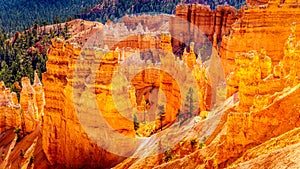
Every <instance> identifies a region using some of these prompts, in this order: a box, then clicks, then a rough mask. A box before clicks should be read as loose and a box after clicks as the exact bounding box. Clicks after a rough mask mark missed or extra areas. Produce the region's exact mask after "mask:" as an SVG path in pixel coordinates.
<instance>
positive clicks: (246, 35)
mask: <svg viewBox="0 0 300 169" xmlns="http://www.w3.org/2000/svg"><path fill="white" fill-rule="evenodd" d="M243 8H244V14H243V17H241V18H240V19H239V20H238V21H237V22H236V23H234V24H233V27H232V31H231V32H230V35H229V36H225V37H223V39H222V43H221V48H220V56H221V58H222V62H223V65H224V66H223V67H224V68H225V72H226V74H228V73H229V72H232V71H233V70H234V68H235V66H234V59H235V57H236V55H237V54H238V53H244V52H248V51H250V50H256V51H260V50H261V48H264V49H265V50H266V52H267V53H268V56H269V57H270V58H271V59H272V62H273V65H276V64H277V63H278V62H279V61H280V60H281V59H283V56H284V51H283V50H282V46H284V45H285V40H286V37H288V36H289V34H290V25H291V24H292V23H293V22H296V23H297V22H299V21H300V17H299V16H300V10H299V5H298V3H296V1H285V2H284V3H282V4H281V3H280V1H269V3H268V4H267V5H262V6H248V7H243ZM296 34H297V35H298V36H299V35H300V32H299V31H297V32H296Z"/></svg>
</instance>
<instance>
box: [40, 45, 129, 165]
mask: <svg viewBox="0 0 300 169" xmlns="http://www.w3.org/2000/svg"><path fill="white" fill-rule="evenodd" d="M107 55H108V57H112V58H107V59H106V60H104V61H103V62H102V64H103V65H102V66H101V67H99V69H102V70H103V69H104V70H103V71H98V68H97V69H96V71H97V72H98V74H97V77H101V78H97V80H99V81H97V84H98V85H96V87H94V84H92V86H93V89H94V93H92V94H96V96H95V97H97V99H96V100H97V101H96V102H97V104H98V106H99V108H98V106H97V105H93V102H92V101H95V100H92V101H90V99H89V98H88V97H89V95H88V94H87V91H85V90H84V89H83V88H84V87H88V86H87V85H88V82H87V83H85V79H84V78H83V77H82V76H86V75H87V73H88V74H90V73H89V71H91V66H92V65H91V64H89V62H91V59H95V55H94V54H93V55H90V54H89V53H88V52H85V54H84V56H85V57H86V59H85V60H80V59H79V57H80V56H81V57H82V55H81V48H80V47H76V46H75V47H73V45H71V44H69V43H65V42H63V41H59V40H54V41H53V42H52V46H51V47H50V49H49V51H48V62H47V70H48V71H47V72H46V73H44V74H43V83H44V86H45V96H46V97H45V100H46V103H47V104H46V106H45V115H44V118H43V133H42V136H43V149H44V152H45V154H46V156H47V158H48V160H49V161H50V162H51V163H52V164H55V163H60V164H64V165H67V166H69V167H75V168H80V167H83V166H85V167H91V168H97V167H102V168H108V167H111V166H113V165H115V164H117V163H118V162H120V161H121V160H122V159H123V157H119V156H118V155H115V154H112V153H110V152H107V151H106V150H105V149H103V148H102V147H98V145H97V141H96V140H95V138H91V136H90V135H89V134H90V133H87V130H85V129H86V128H84V127H85V126H84V125H88V126H91V128H93V129H95V130H96V132H97V133H99V132H100V131H99V129H98V127H99V126H101V127H100V128H101V131H103V132H104V131H105V130H106V129H107V125H106V126H103V124H96V123H97V121H94V120H93V119H95V118H97V115H99V116H100V111H99V109H101V113H102V115H103V116H104V118H105V119H106V120H107V122H108V123H109V124H110V126H112V127H113V128H114V129H115V130H116V131H118V132H120V133H122V134H124V135H127V136H131V137H132V136H133V134H134V132H133V131H134V130H133V123H132V121H130V120H128V119H127V118H128V117H127V118H126V117H123V116H122V115H120V114H119V113H118V112H117V111H116V109H115V108H114V104H113V102H112V101H113V100H112V97H111V95H110V94H109V93H110V89H109V86H108V84H109V81H110V80H111V76H112V73H113V69H114V65H115V64H117V62H115V61H114V57H116V56H117V55H116V53H113V52H111V53H108V54H107ZM110 59H112V60H110ZM93 61H95V60H93ZM98 61H99V62H100V60H99V59H98ZM78 62H80V63H78ZM95 62H97V60H96V61H95ZM95 62H94V63H95ZM97 63H98V62H97ZM76 65H81V66H82V67H76ZM98 66H99V65H98ZM74 72H75V73H74ZM82 101H83V102H85V104H82ZM91 104H92V105H91ZM80 113H83V114H84V116H85V117H86V120H87V121H84V122H82V121H79V116H80V115H81V116H82V115H83V114H80ZM94 116H96V117H94ZM81 119H82V118H81ZM81 122H82V123H81ZM97 129H98V130H97ZM88 131H90V130H88ZM99 137H101V136H100V135H99ZM106 139H108V140H105V141H109V140H110V139H113V138H106ZM117 141H118V140H117V139H116V140H115V141H111V143H113V142H117ZM99 146H100V145H99ZM111 146H129V147H130V145H120V144H119V145H116V144H112V145H111ZM128 153H129V154H130V152H128Z"/></svg>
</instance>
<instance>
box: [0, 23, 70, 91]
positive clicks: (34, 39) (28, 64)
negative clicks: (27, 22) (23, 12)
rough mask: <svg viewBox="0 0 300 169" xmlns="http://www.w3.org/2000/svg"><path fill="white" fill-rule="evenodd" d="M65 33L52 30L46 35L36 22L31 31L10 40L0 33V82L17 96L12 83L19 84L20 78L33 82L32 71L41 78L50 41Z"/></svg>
mask: <svg viewBox="0 0 300 169" xmlns="http://www.w3.org/2000/svg"><path fill="white" fill-rule="evenodd" d="M44 24H45V23H44ZM39 30H40V31H39ZM66 31H68V29H67V28H65V29H64V30H62V31H60V32H59V30H58V29H57V28H54V29H53V31H51V32H49V33H47V32H44V31H42V29H41V28H40V26H39V24H38V21H36V22H35V24H34V26H33V27H32V29H29V30H27V31H25V32H24V33H22V34H21V33H18V32H17V33H16V34H15V36H14V38H12V39H9V38H8V35H7V34H5V33H4V32H0V81H4V83H5V85H6V87H9V88H11V89H12V91H14V92H16V93H17V94H18V96H19V93H20V88H18V87H17V86H16V84H14V83H15V82H19V83H20V82H21V78H22V77H28V78H29V79H30V81H31V82H33V79H34V70H36V71H37V73H38V75H39V77H40V78H42V77H41V74H42V73H43V72H45V71H46V62H47V56H46V51H47V49H48V46H49V45H50V44H51V42H50V39H51V38H54V37H55V36H62V35H67V32H66Z"/></svg>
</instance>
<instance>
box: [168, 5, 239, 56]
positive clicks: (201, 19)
mask: <svg viewBox="0 0 300 169" xmlns="http://www.w3.org/2000/svg"><path fill="white" fill-rule="evenodd" d="M238 17H239V15H238V14H237V11H236V9H235V8H233V7H231V6H217V8H216V10H215V11H212V10H211V9H210V7H209V6H205V5H200V4H180V5H177V6H176V15H175V17H172V18H171V20H170V26H169V27H170V32H171V34H172V37H173V44H172V45H173V49H174V51H176V50H178V48H180V47H181V45H182V44H186V45H188V44H189V43H190V42H195V45H196V47H197V48H199V47H202V46H203V45H205V46H207V49H209V48H210V47H211V46H212V45H211V44H212V42H213V36H214V34H216V35H217V41H218V42H220V41H221V38H222V36H223V35H228V33H229V30H230V28H231V25H232V24H233V23H234V22H235V20H236V19H237V18H238ZM207 40H209V41H207ZM205 57H206V56H205Z"/></svg>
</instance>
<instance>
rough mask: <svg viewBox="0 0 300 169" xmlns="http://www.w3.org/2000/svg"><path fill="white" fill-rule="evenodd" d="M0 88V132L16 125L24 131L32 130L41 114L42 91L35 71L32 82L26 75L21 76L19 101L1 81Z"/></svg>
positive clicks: (42, 105)
mask: <svg viewBox="0 0 300 169" xmlns="http://www.w3.org/2000/svg"><path fill="white" fill-rule="evenodd" d="M0 88H1V94H0V97H1V114H0V119H1V123H0V124H1V127H0V133H1V132H3V131H5V130H7V129H11V128H15V127H18V128H19V129H22V131H23V132H25V133H30V132H32V131H34V130H35V129H36V127H37V125H38V124H39V123H40V122H41V116H42V114H43V111H44V110H43V107H44V105H45V101H44V91H43V87H42V84H41V83H40V80H39V77H38V76H37V74H36V73H35V77H34V84H33V85H31V84H30V80H29V79H28V78H27V77H24V78H22V91H21V93H20V103H19V102H18V98H17V94H16V93H15V92H11V91H10V89H8V88H5V85H4V83H3V82H1V84H0Z"/></svg>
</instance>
